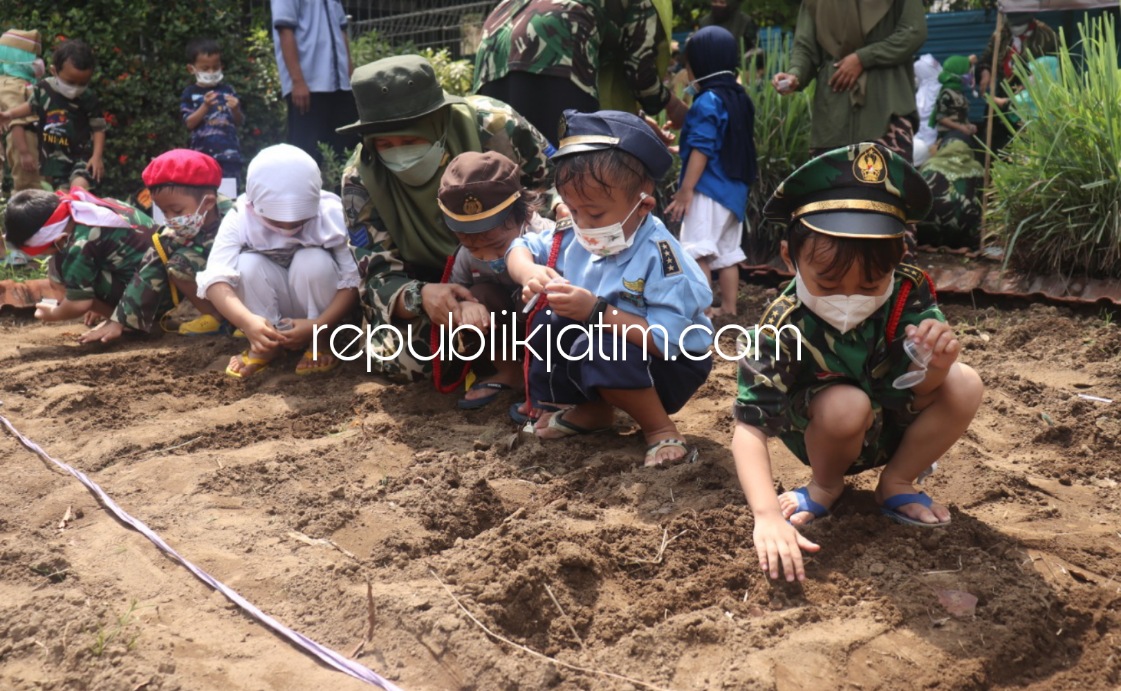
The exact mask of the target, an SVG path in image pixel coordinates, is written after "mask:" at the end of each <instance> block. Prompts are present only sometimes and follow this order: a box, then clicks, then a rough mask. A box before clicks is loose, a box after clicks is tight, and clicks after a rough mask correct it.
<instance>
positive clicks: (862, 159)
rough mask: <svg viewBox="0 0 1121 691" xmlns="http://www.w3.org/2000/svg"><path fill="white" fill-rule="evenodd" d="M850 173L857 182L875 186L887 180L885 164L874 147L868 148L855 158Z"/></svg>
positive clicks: (881, 155)
mask: <svg viewBox="0 0 1121 691" xmlns="http://www.w3.org/2000/svg"><path fill="white" fill-rule="evenodd" d="M852 172H853V175H854V176H855V177H856V179H857V180H860V181H861V182H866V183H868V184H870V185H875V184H878V183H881V182H883V181H884V180H885V179H887V162H886V161H884V157H883V154H881V153H880V152H879V151H878V150H876V148H875V147H869V148H868V149H866V150H865V151H864V153H862V154H860V155H859V156H857V157H856V161H855V162H854V163H853V166H852Z"/></svg>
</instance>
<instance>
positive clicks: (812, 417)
mask: <svg viewBox="0 0 1121 691" xmlns="http://www.w3.org/2000/svg"><path fill="white" fill-rule="evenodd" d="M807 417H808V418H809V425H808V426H807V427H806V433H805V443H806V453H807V455H808V456H809V461H810V470H811V473H812V479H811V480H810V482H809V484H808V485H807V486H806V489H807V490H808V491H809V498H810V499H811V500H813V501H815V502H817V503H818V504H821V505H822V506H825V507H827V508H828V507H829V506H831V505H832V504H833V502H835V501H837V498H838V497H840V496H841V493H842V492H843V491H844V489H845V471H847V470H848V469H849V468H850V467H851V466H852V464H853V463H855V462H856V459H857V458H858V457H859V456H860V450H861V448H863V446H864V435H865V433H866V432H867V431H868V429H869V428H870V427H871V426H872V423H873V421H874V419H873V414H872V402H871V401H870V400H869V399H868V396H867V394H865V393H864V392H863V391H862V390H860V389H858V388H856V387H855V386H849V385H846V384H838V385H836V386H830V387H829V388H827V389H825V390H823V391H821V392H819V393H818V394H817V395H816V396H814V397H813V399H812V400H810V404H809V411H808V416H807ZM916 475H917V473H916ZM778 501H779V507H780V508H781V509H782V513H783V515H784V516H786V518H787V520H789V521H790V522H791V523H793V524H794V525H805V524H806V523H809V522H810V521H812V520H813V514H811V513H810V512H808V511H797V508H798V500H797V495H796V494H795V493H794V492H786V493H784V494H782V495H780V496H779V498H778Z"/></svg>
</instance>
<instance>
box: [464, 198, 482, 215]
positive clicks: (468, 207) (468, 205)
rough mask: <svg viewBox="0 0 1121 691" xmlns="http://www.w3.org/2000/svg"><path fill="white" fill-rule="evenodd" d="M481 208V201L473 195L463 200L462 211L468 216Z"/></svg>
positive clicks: (480, 210)
mask: <svg viewBox="0 0 1121 691" xmlns="http://www.w3.org/2000/svg"><path fill="white" fill-rule="evenodd" d="M482 210H483V203H482V202H481V201H479V200H478V199H476V198H475V197H467V198H466V199H464V200H463V213H465V214H467V215H468V216H474V215H475V214H477V213H480V212H482Z"/></svg>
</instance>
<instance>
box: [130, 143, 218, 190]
mask: <svg viewBox="0 0 1121 691" xmlns="http://www.w3.org/2000/svg"><path fill="white" fill-rule="evenodd" d="M141 177H142V178H143V180H144V184H145V185H147V186H148V187H155V186H156V185H190V186H193V187H214V188H217V187H218V186H219V185H221V184H222V166H220V165H219V164H218V161H215V160H214V159H213V158H211V157H210V156H207V155H206V154H204V153H202V152H201V151H194V150H191V149H172V150H171V151H168V152H167V153H163V154H160V155H159V156H156V157H155V158H153V159H152V162H151V163H149V164H148V167H147V168H145V169H144V173H143V174H142V175H141Z"/></svg>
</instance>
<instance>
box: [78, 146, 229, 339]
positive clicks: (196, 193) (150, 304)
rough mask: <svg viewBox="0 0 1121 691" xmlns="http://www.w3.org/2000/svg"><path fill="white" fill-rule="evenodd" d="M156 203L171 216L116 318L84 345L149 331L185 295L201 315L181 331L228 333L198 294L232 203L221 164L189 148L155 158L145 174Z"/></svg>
mask: <svg viewBox="0 0 1121 691" xmlns="http://www.w3.org/2000/svg"><path fill="white" fill-rule="evenodd" d="M143 179H144V184H145V185H147V187H148V190H149V192H150V193H151V195H152V202H153V203H154V204H155V205H156V206H158V207H159V208H160V210H162V211H163V212H164V215H165V216H166V217H167V221H166V224H165V226H164V228H163V229H162V230H161V231H160V232H159V233H156V234H154V235H152V237H151V246H150V247H149V249H148V251H147V252H146V253H145V254H144V258H143V259H142V260H141V263H140V268H139V269H137V271H136V275H134V276H133V277H132V280H131V281H129V284H128V286H127V287H126V288H125V292H124V295H123V296H121V300H120V302H118V303H117V308H116V310H114V312H113V316H112V317H111V318H110V319H109V320H108V321H105V322H103V323H102V324H101V325H100V326H98V327H97V328H96V329H93V330H92V331H89V332H87V333H85V334H83V335H82V337H81V338H80V339H78V340H79V342H81V343H93V342H95V341H101V342H102V343H108V342H109V341H113V340H116V339H117V338H119V337H120V336H121V334H122V333H124V331H125V330H126V329H128V330H129V331H134V332H138V333H149V332H150V331H151V330H152V328H153V327H154V326H155V325H156V321H157V319H158V318H159V317H160V315H161V314H163V313H165V312H166V311H168V310H169V309H172V308H173V307H177V306H178V305H179V302H180V300H181V299H182V298H186V299H187V300H189V301H190V302H191V304H193V305H194V306H195V308H196V309H197V310H198V311H199V312H201V313H202V316H201V317H199V318H198V319H195V320H193V321H191V322H187V323H186V324H183V325H182V326H180V327H179V333H182V334H186V335H199V334H205V333H220V332H222V331H225V332H227V333H228V332H229V331H230V330H231V328H230V327H229V324H228V323H227V322H224V321H222V320H221V319H220V317H219V315H218V311H217V310H216V309H214V306H213V305H211V304H210V302H208V301H207V300H204V299H202V298H200V297H198V296H197V295H196V293H197V292H198V286H197V285H196V284H195V274H197V273H198V272H200V271H202V270H203V269H205V268H206V256H207V255H208V254H209V253H210V248H211V246H213V245H214V236H215V235H217V234H218V224H219V222H220V221H221V220H222V217H223V216H225V215H226V213H227V212H228V211H229V210H230V209H231V208H233V202H232V201H231V200H229V199H228V198H226V197H223V196H220V195H219V194H218V186H219V185H220V184H221V183H222V166H221V165H220V164H219V163H218V161H216V160H214V159H213V158H211V157H210V156H207V155H206V154H204V153H201V152H198V151H192V150H190V149H173V150H171V151H168V152H167V153H165V154H161V155H160V156H157V157H156V158H154V159H152V162H151V163H149V164H148V167H147V168H145V169H144V173H143Z"/></svg>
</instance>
